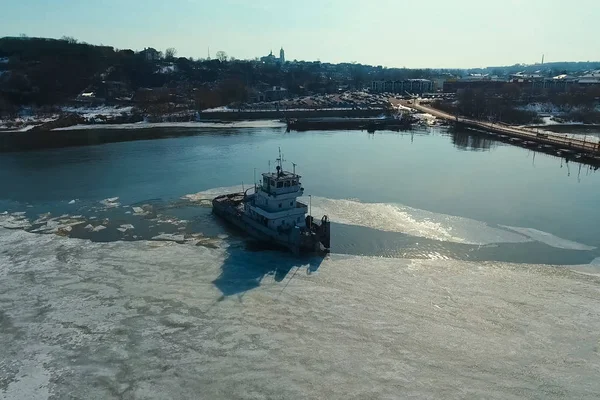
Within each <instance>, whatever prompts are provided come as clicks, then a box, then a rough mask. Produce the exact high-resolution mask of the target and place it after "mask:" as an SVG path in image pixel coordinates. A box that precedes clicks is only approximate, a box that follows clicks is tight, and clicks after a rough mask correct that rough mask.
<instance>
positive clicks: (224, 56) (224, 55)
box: [217, 50, 227, 62]
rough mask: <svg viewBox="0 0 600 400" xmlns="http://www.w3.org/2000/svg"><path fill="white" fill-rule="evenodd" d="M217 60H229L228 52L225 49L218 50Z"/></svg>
mask: <svg viewBox="0 0 600 400" xmlns="http://www.w3.org/2000/svg"><path fill="white" fill-rule="evenodd" d="M217 60H219V61H221V62H225V61H227V53H225V52H224V51H223V50H219V51H217Z"/></svg>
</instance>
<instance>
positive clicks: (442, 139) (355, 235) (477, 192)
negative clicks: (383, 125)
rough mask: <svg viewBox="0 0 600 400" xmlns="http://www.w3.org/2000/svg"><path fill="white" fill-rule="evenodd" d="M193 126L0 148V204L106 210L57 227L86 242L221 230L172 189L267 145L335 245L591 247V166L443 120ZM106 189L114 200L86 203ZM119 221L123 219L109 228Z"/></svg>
mask: <svg viewBox="0 0 600 400" xmlns="http://www.w3.org/2000/svg"><path fill="white" fill-rule="evenodd" d="M170 129H177V128H170ZM198 133H199V134H198V135H197V136H191V137H183V138H168V139H161V140H152V141H136V142H126V143H114V144H106V145H99V146H88V147H76V148H66V149H52V150H44V151H34V152H23V153H10V154H2V155H0V182H2V186H1V187H2V191H1V193H0V212H1V211H4V210H7V211H9V212H11V213H12V212H18V211H24V212H26V213H27V216H28V217H29V219H30V220H34V219H36V218H37V217H38V215H40V214H43V213H51V216H60V215H62V214H67V215H69V216H73V215H81V216H82V218H83V219H85V220H86V223H87V222H90V221H91V220H90V218H93V220H95V221H100V220H106V221H107V223H106V224H105V225H106V226H107V229H105V230H103V231H102V232H90V230H89V229H88V230H86V229H84V228H83V225H84V224H83V225H76V226H74V227H73V229H72V231H71V232H69V233H68V234H69V235H71V236H75V237H84V238H89V239H92V240H97V241H98V240H99V241H113V240H120V239H123V240H136V239H147V238H151V237H153V236H155V235H157V234H159V233H179V234H187V235H190V234H194V233H202V234H204V235H206V236H217V235H220V234H221V235H222V234H231V232H230V231H229V230H228V228H227V227H225V226H223V225H222V224H221V223H220V222H219V221H217V220H216V219H215V218H214V217H213V216H212V214H211V213H210V208H209V207H207V204H206V201H204V202H198V201H194V202H189V201H187V202H186V201H184V200H182V197H183V196H185V195H187V194H193V193H197V192H202V191H209V192H207V196H206V199H209V198H210V196H209V195H210V193H212V192H210V190H212V189H215V188H220V187H230V186H234V185H241V184H242V182H243V183H244V184H245V185H246V186H248V185H251V183H252V181H253V173H254V168H256V171H257V175H258V174H260V173H261V172H265V171H267V170H268V168H269V166H268V160H274V159H275V158H276V156H277V150H278V148H279V147H281V149H282V151H283V153H284V158H285V159H286V160H287V161H288V162H287V168H288V169H291V168H292V165H291V162H295V163H297V171H298V172H299V173H300V174H301V175H302V176H303V183H304V186H305V188H306V194H310V195H312V196H313V199H314V204H313V205H314V207H315V210H314V211H315V214H317V213H318V212H320V211H323V212H326V213H328V214H332V215H331V218H332V220H333V221H334V222H335V227H334V230H333V238H332V243H333V252H335V253H342V254H355V255H381V256H391V257H405V258H443V259H445V258H450V259H468V260H496V261H512V262H527V263H551V264H580V263H589V262H591V261H592V260H594V259H595V258H597V257H598V255H599V253H598V250H597V249H595V248H596V247H600V224H598V221H600V207H599V204H600V175H599V174H598V173H596V172H594V171H593V170H591V169H590V168H589V167H587V166H584V165H579V164H576V163H573V162H570V163H567V162H565V161H564V160H562V159H560V158H556V157H553V156H548V155H545V154H541V153H537V154H536V153H534V152H531V151H529V150H527V149H522V148H518V147H513V146H510V145H505V144H502V143H499V142H495V141H491V140H489V139H487V138H483V137H481V136H477V135H473V134H470V133H466V132H452V133H450V132H448V131H446V130H445V129H443V128H434V129H429V130H427V129H420V130H414V131H411V132H404V133H397V132H378V133H377V134H375V135H370V134H367V133H366V132H358V131H354V132H343V131H342V132H304V133H297V132H292V133H286V132H285V131H284V129H283V128H244V129H212V130H210V129H204V130H202V131H200V130H199V132H198ZM113 197H119V199H118V203H119V206H118V207H111V208H108V209H107V208H106V207H103V205H102V204H100V201H102V200H104V199H107V198H113ZM72 200H75V202H74V203H73V202H72ZM196 200H197V199H196ZM69 202H72V204H69ZM142 205H146V206H150V208H148V209H151V211H150V212H149V213H146V214H145V215H137V216H136V215H134V214H135V213H134V212H132V209H131V208H130V207H125V206H142ZM157 216H158V217H157ZM336 217H337V218H336ZM157 218H158V220H157ZM168 219H173V220H183V221H184V222H182V223H180V224H173V223H172V221H167V222H164V220H168ZM161 220H162V221H163V222H161ZM123 224H131V225H133V226H134V227H135V228H134V229H127V230H126V231H125V232H122V231H119V230H117V228H118V227H119V226H121V225H123ZM92 225H94V224H92ZM37 226H39V224H38V225H34V227H33V228H34V229H35V228H36V227H37ZM506 227H513V228H514V229H509V228H506ZM233 234H234V236H235V235H236V234H235V233H233Z"/></svg>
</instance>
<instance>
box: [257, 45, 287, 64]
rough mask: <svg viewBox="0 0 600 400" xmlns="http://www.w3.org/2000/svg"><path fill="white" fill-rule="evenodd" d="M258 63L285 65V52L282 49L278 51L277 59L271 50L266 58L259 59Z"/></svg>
mask: <svg viewBox="0 0 600 400" xmlns="http://www.w3.org/2000/svg"><path fill="white" fill-rule="evenodd" d="M260 61H261V62H263V63H265V64H282V65H283V64H285V51H284V50H283V47H282V48H281V49H280V50H279V58H277V57H275V55H274V54H273V50H271V52H269V55H268V56H264V57H261V58H260Z"/></svg>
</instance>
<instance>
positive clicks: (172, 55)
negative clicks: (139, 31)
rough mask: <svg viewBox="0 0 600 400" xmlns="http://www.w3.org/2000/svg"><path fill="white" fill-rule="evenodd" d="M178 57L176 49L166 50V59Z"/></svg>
mask: <svg viewBox="0 0 600 400" xmlns="http://www.w3.org/2000/svg"><path fill="white" fill-rule="evenodd" d="M176 55H177V50H176V49H175V48H174V47H169V48H168V49H167V50H165V58H166V59H167V60H172V59H174V58H175V56H176Z"/></svg>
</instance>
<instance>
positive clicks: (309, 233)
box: [212, 192, 330, 254]
mask: <svg viewBox="0 0 600 400" xmlns="http://www.w3.org/2000/svg"><path fill="white" fill-rule="evenodd" d="M247 198H248V196H246V195H245V194H244V193H241V192H240V193H231V194H226V195H222V196H218V197H215V198H214V199H213V201H212V204H213V213H214V214H215V215H217V216H219V217H220V218H222V219H224V220H225V221H227V222H229V223H230V224H232V225H234V226H236V227H237V228H239V229H241V230H243V231H244V232H246V233H247V234H248V235H250V236H252V237H253V238H255V239H257V240H259V241H262V242H265V243H269V244H272V245H276V246H278V247H283V248H285V249H287V250H289V251H291V252H292V253H294V254H301V253H303V254H305V253H320V252H327V251H329V247H330V222H329V220H328V219H327V217H323V219H322V220H321V221H319V222H314V220H313V219H312V217H310V216H307V217H306V218H307V220H308V222H309V224H308V225H307V227H298V226H296V227H294V228H291V229H287V230H282V231H274V230H272V229H270V228H268V227H267V226H265V225H263V224H261V223H260V222H259V221H257V220H254V219H252V218H250V217H249V216H247V215H246V214H245V213H244V202H245V201H246V200H247Z"/></svg>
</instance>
